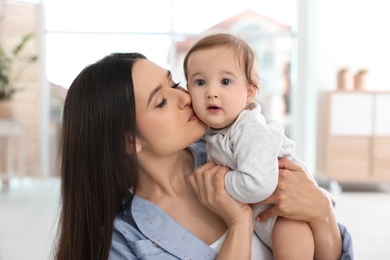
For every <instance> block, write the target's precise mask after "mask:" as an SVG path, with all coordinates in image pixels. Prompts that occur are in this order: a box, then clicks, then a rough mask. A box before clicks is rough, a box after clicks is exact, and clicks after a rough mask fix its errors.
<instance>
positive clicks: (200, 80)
mask: <svg viewBox="0 0 390 260" xmlns="http://www.w3.org/2000/svg"><path fill="white" fill-rule="evenodd" d="M195 84H196V85H198V86H204V85H205V84H206V82H205V81H204V80H203V79H198V80H196V81H195Z"/></svg>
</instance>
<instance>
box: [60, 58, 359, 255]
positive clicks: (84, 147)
mask: <svg viewBox="0 0 390 260" xmlns="http://www.w3.org/2000/svg"><path fill="white" fill-rule="evenodd" d="M205 131H206V125H205V124H203V123H202V122H201V121H200V120H199V119H198V118H197V116H196V115H195V114H194V112H193V110H192V107H191V97H190V96H189V94H188V93H187V92H186V91H184V90H183V89H182V88H180V87H179V86H178V84H176V83H175V82H173V81H172V77H171V74H170V72H169V71H167V70H165V69H163V68H161V67H160V66H158V65H156V64H155V63H153V62H151V61H149V60H147V59H146V58H145V57H144V56H143V55H141V54H138V53H123V54H121V53H118V54H112V55H109V56H107V57H105V58H103V59H102V60H100V61H98V62H96V63H94V64H92V65H90V66H88V67H86V68H85V69H84V70H83V71H82V72H81V73H80V74H79V75H78V76H77V78H76V79H75V80H74V82H73V83H72V85H71V87H70V89H69V92H68V94H67V98H66V101H65V107H64V114H63V126H62V135H61V160H62V162H61V178H62V207H61V212H60V222H59V230H58V241H57V244H56V248H55V259H215V258H218V259H250V258H251V256H253V255H254V254H256V255H258V256H259V257H261V258H262V259H272V255H271V252H270V251H269V249H268V248H267V247H266V246H265V245H264V244H263V243H261V241H259V240H258V239H257V238H256V236H255V235H254V232H253V222H252V211H251V208H250V207H249V206H248V205H246V204H243V203H240V202H237V201H236V200H234V199H233V198H232V197H230V196H229V195H228V193H227V192H226V190H225V188H224V176H225V174H226V173H227V172H228V170H229V169H228V168H226V167H222V166H218V165H216V164H215V163H213V162H207V163H206V154H205V145H204V143H201V142H196V141H197V140H198V139H199V138H200V137H201V136H202V135H203V134H204V133H205ZM280 166H281V168H283V169H281V170H280V178H279V187H278V188H277V189H276V191H275V193H274V195H272V196H271V197H269V199H268V201H267V203H273V204H275V207H274V208H272V209H271V210H269V211H267V212H264V213H263V215H261V216H260V218H262V219H266V218H269V217H272V216H274V215H283V216H285V217H287V218H292V219H298V220H304V221H307V222H309V223H310V224H311V226H312V228H313V233H317V232H319V233H322V234H323V235H322V237H324V238H326V239H332V238H333V237H335V234H334V233H335V232H336V233H337V232H340V231H341V233H342V235H343V241H340V240H337V241H333V243H334V246H335V247H339V246H340V245H341V243H342V242H343V246H344V252H343V256H348V255H350V254H351V253H352V246H351V239H350V236H349V234H348V232H347V231H346V229H345V228H344V227H343V226H340V230H339V229H338V228H337V224H335V220H334V213H333V211H332V206H331V201H330V200H329V198H328V197H327V196H326V194H325V193H324V192H323V191H322V190H321V189H320V188H318V187H317V186H316V185H315V183H314V182H313V181H312V180H311V179H310V178H309V177H308V175H306V174H305V172H303V171H302V170H301V169H300V168H299V167H297V166H296V165H294V164H292V163H291V162H290V161H288V160H282V161H281V162H280ZM291 200H292V201H291ZM340 253H342V252H340ZM252 254H253V255H252ZM261 258H260V259H261Z"/></svg>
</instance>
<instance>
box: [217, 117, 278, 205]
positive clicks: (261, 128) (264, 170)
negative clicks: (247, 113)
mask: <svg viewBox="0 0 390 260" xmlns="http://www.w3.org/2000/svg"><path fill="white" fill-rule="evenodd" d="M282 140H283V136H282V135H280V133H279V132H277V131H274V130H273V129H270V128H269V127H268V126H267V125H266V124H263V123H260V122H257V121H249V122H245V123H244V124H242V125H240V126H239V127H237V128H235V129H234V133H233V134H232V138H231V140H230V142H231V144H232V145H231V149H232V150H233V156H234V160H235V161H236V163H237V169H236V170H232V171H229V172H228V173H227V175H226V177H225V185H226V190H227V191H228V193H229V194H230V195H231V196H232V197H234V198H235V199H237V200H239V201H241V202H243V203H255V202H259V201H262V200H264V199H266V198H267V197H269V196H270V195H271V194H272V193H273V191H274V190H275V188H276V185H277V182H278V171H279V169H278V160H277V158H278V155H279V153H280V149H281V144H282Z"/></svg>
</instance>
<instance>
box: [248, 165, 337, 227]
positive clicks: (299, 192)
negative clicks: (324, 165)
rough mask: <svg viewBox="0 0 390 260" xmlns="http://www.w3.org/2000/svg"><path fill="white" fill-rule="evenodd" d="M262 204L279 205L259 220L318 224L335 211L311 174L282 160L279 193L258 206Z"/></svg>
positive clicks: (263, 214) (276, 191)
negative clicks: (297, 221) (276, 218)
mask: <svg viewBox="0 0 390 260" xmlns="http://www.w3.org/2000/svg"><path fill="white" fill-rule="evenodd" d="M259 204H273V205H275V206H274V207H272V208H270V209H269V210H266V211H264V212H262V213H261V214H260V215H259V216H258V217H257V218H256V219H257V220H259V221H264V220H266V219H268V218H271V217H274V216H283V217H286V218H289V219H295V220H302V221H307V222H309V223H316V222H319V221H320V222H321V221H322V220H323V218H324V217H327V216H329V214H331V212H332V203H331V200H330V198H329V197H328V196H327V194H326V192H325V191H324V190H322V189H321V188H319V187H318V186H317V184H316V183H315V181H314V180H313V178H312V177H311V176H310V175H309V174H308V173H306V172H305V171H303V170H302V168H301V167H299V166H298V165H296V164H294V163H293V162H291V161H290V160H288V159H287V158H281V159H279V181H278V186H277V188H276V190H275V192H274V193H273V194H272V195H271V196H270V197H268V198H267V199H265V200H263V201H261V202H259V203H256V204H254V205H259Z"/></svg>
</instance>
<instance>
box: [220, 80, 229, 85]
mask: <svg viewBox="0 0 390 260" xmlns="http://www.w3.org/2000/svg"><path fill="white" fill-rule="evenodd" d="M229 83H230V79H223V80H221V84H222V85H229Z"/></svg>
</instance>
